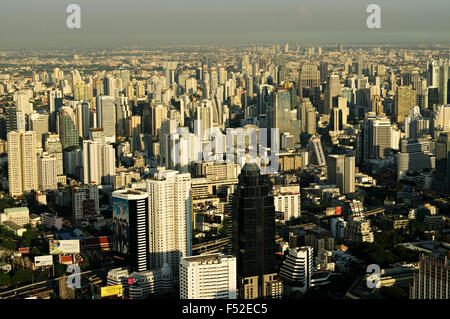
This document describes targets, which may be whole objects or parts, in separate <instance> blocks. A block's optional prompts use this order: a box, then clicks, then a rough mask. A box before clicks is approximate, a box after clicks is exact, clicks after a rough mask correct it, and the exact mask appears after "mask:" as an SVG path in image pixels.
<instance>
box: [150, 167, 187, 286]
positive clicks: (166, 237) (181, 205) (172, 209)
mask: <svg viewBox="0 0 450 319" xmlns="http://www.w3.org/2000/svg"><path fill="white" fill-rule="evenodd" d="M146 183H147V192H148V194H149V210H148V212H149V227H150V228H149V234H150V241H149V247H150V248H149V250H150V256H151V257H150V268H151V269H155V268H157V269H159V268H162V267H163V266H165V265H166V267H167V266H168V267H170V272H171V273H172V274H173V276H174V278H177V277H178V275H179V272H178V269H179V268H178V267H179V263H180V258H181V257H186V256H191V255H192V218H191V192H190V188H191V177H190V174H189V173H186V174H180V173H178V172H177V171H172V170H159V171H158V172H157V173H156V174H155V178H154V179H148V180H147V181H146Z"/></svg>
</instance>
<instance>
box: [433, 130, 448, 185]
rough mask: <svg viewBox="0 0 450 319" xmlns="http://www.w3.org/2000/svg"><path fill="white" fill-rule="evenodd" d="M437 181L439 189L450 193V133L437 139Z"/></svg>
mask: <svg viewBox="0 0 450 319" xmlns="http://www.w3.org/2000/svg"><path fill="white" fill-rule="evenodd" d="M435 174H436V181H437V182H438V185H437V187H438V190H440V191H442V192H446V193H450V134H449V133H446V134H444V133H443V134H441V135H439V137H438V138H437V141H436V172H435Z"/></svg>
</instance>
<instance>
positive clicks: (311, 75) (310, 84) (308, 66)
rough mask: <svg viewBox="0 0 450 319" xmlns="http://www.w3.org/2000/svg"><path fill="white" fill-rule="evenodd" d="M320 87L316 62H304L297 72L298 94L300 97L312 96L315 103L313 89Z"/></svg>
mask: <svg viewBox="0 0 450 319" xmlns="http://www.w3.org/2000/svg"><path fill="white" fill-rule="evenodd" d="M319 87H320V71H319V68H318V67H317V65H316V64H313V63H304V64H303V65H302V66H301V67H300V70H299V74H298V96H299V98H300V99H302V98H304V97H309V98H312V101H313V103H317V101H316V99H315V91H316V89H317V88H319Z"/></svg>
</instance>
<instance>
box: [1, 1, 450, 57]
mask: <svg viewBox="0 0 450 319" xmlns="http://www.w3.org/2000/svg"><path fill="white" fill-rule="evenodd" d="M2 2H3V3H2V4H1V6H0V50H8V49H10V50H19V49H35V48H36V49H41V48H47V49H53V48H55V49H58V48H62V47H67V48H80V49H84V48H98V49H103V48H104V49H110V48H115V47H127V46H139V47H155V46H164V45H180V46H181V45H186V44H194V45H219V44H231V43H237V44H250V45H254V44H257V43H261V44H263V43H264V44H265V43H280V42H289V43H295V42H303V43H305V42H306V43H317V44H319V45H320V44H322V43H332V42H333V43H343V44H344V45H345V44H346V43H361V44H363V43H380V44H381V43H386V44H394V43H399V44H400V43H416V44H417V43H423V44H429V43H450V19H449V12H450V1H448V0H432V1H426V2H425V1H421V0H397V1H391V0H377V1H372V0H360V1H354V0H340V1H335V0H320V1H317V0H302V1H301V2H297V1H292V0H278V1H276V2H273V1H269V0H242V1H238V0H228V1H226V2H224V1H219V0H165V1H160V0H153V1H148V2H147V1H139V0H128V1H126V2H123V1H119V0H97V1H88V0H60V1H54V0H40V1H33V0H3V1H2ZM72 3H75V4H78V5H79V6H80V8H81V28H80V29H69V28H68V27H67V26H66V20H67V18H68V16H69V14H70V13H67V12H66V9H67V6H68V5H69V4H72ZM371 3H375V4H377V5H379V6H380V8H381V28H380V29H369V28H367V26H366V20H367V18H368V16H369V15H370V13H367V12H366V8H367V6H368V5H369V4H371Z"/></svg>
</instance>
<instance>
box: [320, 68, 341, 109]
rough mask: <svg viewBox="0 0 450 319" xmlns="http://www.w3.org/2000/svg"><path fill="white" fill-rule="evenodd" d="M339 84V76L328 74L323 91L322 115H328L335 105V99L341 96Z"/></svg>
mask: <svg viewBox="0 0 450 319" xmlns="http://www.w3.org/2000/svg"><path fill="white" fill-rule="evenodd" d="M341 91H342V90H341V82H340V80H339V75H337V74H330V76H329V78H328V84H327V87H326V89H325V101H324V109H323V113H324V114H330V112H331V110H332V109H333V106H335V105H337V100H336V97H337V96H338V95H340V94H341ZM335 100H336V102H334V101H335Z"/></svg>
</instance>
